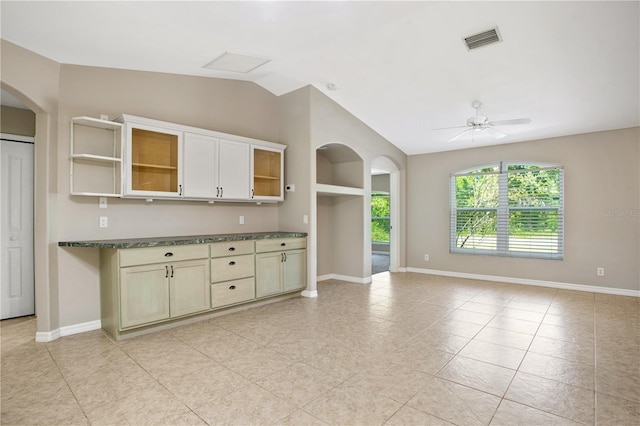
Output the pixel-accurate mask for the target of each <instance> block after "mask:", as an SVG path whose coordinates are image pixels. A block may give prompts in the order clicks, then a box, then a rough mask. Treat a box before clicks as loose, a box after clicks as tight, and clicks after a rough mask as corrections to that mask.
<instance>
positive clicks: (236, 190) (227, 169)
mask: <svg viewBox="0 0 640 426" xmlns="http://www.w3.org/2000/svg"><path fill="white" fill-rule="evenodd" d="M218 152H219V155H218V163H219V164H218V185H219V187H220V198H223V199H226V200H248V199H249V189H250V187H251V183H250V182H251V180H250V179H249V167H250V163H251V160H250V158H249V156H250V155H251V146H250V145H249V144H246V143H243V142H234V141H230V140H226V139H220V142H219V151H218Z"/></svg>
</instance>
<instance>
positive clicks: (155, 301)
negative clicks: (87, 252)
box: [100, 244, 211, 338]
mask: <svg viewBox="0 0 640 426" xmlns="http://www.w3.org/2000/svg"><path fill="white" fill-rule="evenodd" d="M100 257H101V260H100V268H101V271H100V280H101V285H100V305H101V311H102V325H103V328H104V329H105V330H106V331H107V332H108V333H109V334H111V335H112V336H114V337H116V338H118V337H119V336H120V334H121V332H123V333H126V332H127V331H129V330H134V329H136V328H139V327H144V326H147V325H151V324H157V323H162V322H164V321H168V320H171V319H174V318H180V317H185V316H188V315H193V314H197V313H199V312H203V311H207V310H209V309H210V308H211V305H210V296H209V292H210V287H209V286H210V283H209V247H208V246H207V245H206V244H193V245H184V246H166V247H147V248H132V249H105V250H101V253H100Z"/></svg>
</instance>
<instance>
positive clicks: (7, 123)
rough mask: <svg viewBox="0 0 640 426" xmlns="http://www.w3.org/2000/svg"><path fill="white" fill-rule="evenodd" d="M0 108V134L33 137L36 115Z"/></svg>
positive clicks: (11, 108) (26, 111) (25, 110)
mask: <svg viewBox="0 0 640 426" xmlns="http://www.w3.org/2000/svg"><path fill="white" fill-rule="evenodd" d="M0 108H1V110H0V133H7V134H10V135H19V136H31V137H33V136H35V134H36V114H35V113H34V112H33V111H31V110H28V109H21V108H13V107H9V106H4V105H2V106H1V107H0Z"/></svg>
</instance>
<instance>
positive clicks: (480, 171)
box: [450, 162, 564, 259]
mask: <svg viewBox="0 0 640 426" xmlns="http://www.w3.org/2000/svg"><path fill="white" fill-rule="evenodd" d="M450 190H451V237H450V250H451V252H452V253H472V254H493V255H499V256H517V257H532V258H544V259H562V256H563V231H564V228H563V205H564V199H563V169H562V167H561V166H558V165H552V164H538V163H507V162H501V163H498V164H489V165H485V166H479V167H476V168H474V169H471V170H464V171H461V172H458V173H454V174H452V175H451V188H450Z"/></svg>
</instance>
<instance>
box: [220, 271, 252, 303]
mask: <svg viewBox="0 0 640 426" xmlns="http://www.w3.org/2000/svg"><path fill="white" fill-rule="evenodd" d="M254 298H255V285H254V280H253V278H245V279H242V280H235V281H227V282H224V283H219V284H211V307H212V308H218V307H220V306H226V305H233V304H234V303H240V302H245V301H247V300H251V299H254Z"/></svg>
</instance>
